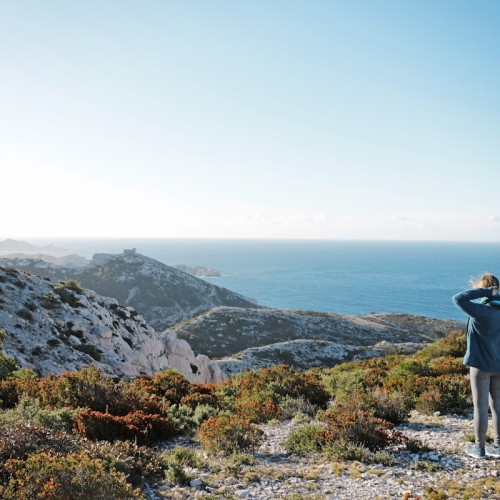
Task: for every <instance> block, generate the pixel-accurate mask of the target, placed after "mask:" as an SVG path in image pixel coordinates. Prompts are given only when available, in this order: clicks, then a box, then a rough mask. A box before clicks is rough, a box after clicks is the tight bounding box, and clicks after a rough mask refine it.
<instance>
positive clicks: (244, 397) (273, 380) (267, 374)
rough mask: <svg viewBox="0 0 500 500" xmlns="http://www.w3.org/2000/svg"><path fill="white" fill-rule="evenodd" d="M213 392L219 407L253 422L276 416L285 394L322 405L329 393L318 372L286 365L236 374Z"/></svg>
mask: <svg viewBox="0 0 500 500" xmlns="http://www.w3.org/2000/svg"><path fill="white" fill-rule="evenodd" d="M216 393H217V396H218V398H219V401H220V404H221V406H222V407H223V408H225V409H226V410H229V411H236V412H237V413H238V414H239V415H241V416H242V417H245V418H250V419H251V420H252V421H255V422H262V421H265V420H268V419H270V418H280V412H279V405H280V403H281V402H282V401H283V400H284V399H285V398H303V399H305V400H307V401H308V402H310V403H311V404H313V405H316V406H319V407H324V406H326V403H327V401H328V400H329V397H330V396H329V394H328V393H327V391H326V389H325V387H324V385H323V383H322V381H321V379H320V376H319V373H315V372H297V371H295V370H294V369H292V368H291V367H289V366H287V365H278V366H273V367H271V368H262V369H260V370H257V371H255V372H254V371H249V370H248V371H245V372H243V373H240V374H237V375H236V376H234V377H232V378H231V379H230V380H227V381H225V382H223V383H222V384H219V386H218V388H217V391H216ZM259 407H260V410H259Z"/></svg>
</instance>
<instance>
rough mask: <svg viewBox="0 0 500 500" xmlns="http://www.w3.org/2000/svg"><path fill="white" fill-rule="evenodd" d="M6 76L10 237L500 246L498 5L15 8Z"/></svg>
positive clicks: (11, 3)
mask: <svg viewBox="0 0 500 500" xmlns="http://www.w3.org/2000/svg"><path fill="white" fill-rule="evenodd" d="M0 68H1V79H0V110H1V111H0V145H1V147H0V169H1V186H2V205H3V207H4V213H5V210H8V213H9V216H8V217H6V218H2V219H3V220H2V223H1V224H0V236H3V237H55V236H91V237H92V236H127V237H130V236H134V237H135V236H148V237H156V236H157V237H236V238H238V237H249V238H255V237H257V238H328V239H330V238H355V239H358V238H360V239H450V240H493V241H500V208H498V206H499V204H498V202H497V198H498V190H497V189H496V186H497V185H498V182H497V179H496V177H497V175H498V173H499V165H500V161H499V160H500V153H499V147H498V145H499V138H500V90H499V89H500V2H498V1H496V0H476V1H474V2H473V1H462V0H453V1H452V0H433V1H427V0H418V1H417V0H415V1H408V0H398V1H396V0H392V1H383V0H370V1H368V0H366V1H364V0H350V1H347V0H344V1H335V0H330V1H319V0H318V1H306V0H302V1H290V0H287V1H274V0H265V1H264V0H257V1H234V0H233V1H206V0H204V1H189V0H187V1H182V2H179V1H175V2H174V1H153V0H150V1H147V0H146V1H144V2H137V1H134V2H132V1H112V0H108V1H104V2H103V1H89V0H86V1H69V0H67V1H50V2H39V1H24V0H4V1H1V2H0ZM5 219H7V220H5Z"/></svg>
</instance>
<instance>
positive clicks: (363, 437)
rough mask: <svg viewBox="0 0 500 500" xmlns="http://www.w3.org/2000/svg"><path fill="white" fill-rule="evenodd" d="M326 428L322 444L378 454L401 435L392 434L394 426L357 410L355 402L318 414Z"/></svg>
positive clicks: (341, 403) (335, 405) (342, 404)
mask: <svg viewBox="0 0 500 500" xmlns="http://www.w3.org/2000/svg"><path fill="white" fill-rule="evenodd" d="M321 419H322V420H323V421H324V422H325V423H326V424H327V428H326V430H325V432H324V435H323V441H324V442H325V443H326V442H328V441H343V442H350V443H353V444H356V445H361V446H365V447H366V448H368V449H369V450H372V451H374V450H379V449H381V448H384V447H385V446H387V445H389V444H392V443H398V442H400V441H401V434H400V433H398V432H395V431H393V430H392V429H393V427H394V424H392V423H390V422H388V421H387V420H383V419H381V418H377V417H375V416H374V414H373V411H370V410H365V409H363V408H359V406H358V402H357V401H355V400H351V401H345V400H344V401H341V402H336V403H335V404H334V406H333V407H332V408H331V409H329V410H327V411H325V412H323V413H322V414H321Z"/></svg>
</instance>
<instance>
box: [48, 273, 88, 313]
mask: <svg viewBox="0 0 500 500" xmlns="http://www.w3.org/2000/svg"><path fill="white" fill-rule="evenodd" d="M52 289H53V290H54V292H55V293H56V294H57V295H59V297H60V299H61V301H62V302H65V303H66V304H68V305H69V306H71V307H73V308H75V307H81V305H82V304H81V303H80V301H79V300H78V298H77V297H76V295H75V293H76V294H81V293H82V292H83V289H82V287H81V286H80V285H79V284H78V283H77V282H76V281H75V280H67V281H64V282H61V283H56V284H55V285H54V286H53V287H52ZM52 303H53V302H52Z"/></svg>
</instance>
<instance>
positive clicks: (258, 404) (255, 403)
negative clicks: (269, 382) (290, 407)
mask: <svg viewBox="0 0 500 500" xmlns="http://www.w3.org/2000/svg"><path fill="white" fill-rule="evenodd" d="M234 410H235V411H236V413H237V414H238V415H241V416H243V417H245V418H247V419H248V420H250V421H251V422H267V421H269V420H272V419H275V418H280V414H281V410H280V408H279V406H278V405H277V404H276V403H275V402H274V401H273V400H272V399H271V398H268V399H265V400H263V401H261V400H259V399H258V398H255V397H253V398H252V397H251V396H249V397H241V398H238V399H237V400H236V401H235V402H234Z"/></svg>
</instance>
